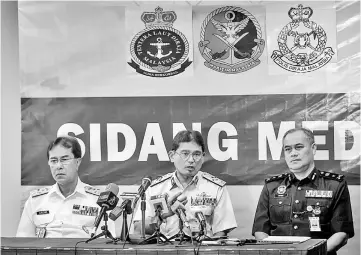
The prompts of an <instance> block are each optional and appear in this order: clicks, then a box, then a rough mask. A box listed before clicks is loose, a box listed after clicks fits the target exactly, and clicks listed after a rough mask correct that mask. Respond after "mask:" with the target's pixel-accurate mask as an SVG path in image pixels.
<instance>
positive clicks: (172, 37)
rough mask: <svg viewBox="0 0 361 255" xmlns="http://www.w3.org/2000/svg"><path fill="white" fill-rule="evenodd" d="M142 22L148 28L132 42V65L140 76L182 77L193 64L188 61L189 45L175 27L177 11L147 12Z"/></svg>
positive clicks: (160, 10) (159, 10)
mask: <svg viewBox="0 0 361 255" xmlns="http://www.w3.org/2000/svg"><path fill="white" fill-rule="evenodd" d="M141 20H142V21H143V22H144V24H145V26H146V28H145V29H144V30H142V31H140V32H139V33H138V34H136V35H135V37H134V38H133V39H132V41H131V44H130V53H131V57H132V60H131V62H130V63H129V62H128V64H129V65H130V66H131V67H133V68H134V69H135V70H136V71H137V72H138V73H140V74H143V75H146V76H150V77H159V78H161V77H169V76H173V75H177V74H180V73H182V72H184V70H185V69H186V68H187V67H188V66H189V65H190V64H191V63H192V62H191V61H189V60H188V58H187V57H188V54H189V44H188V41H187V39H186V37H185V36H184V35H183V34H182V33H181V32H180V31H178V30H177V29H175V28H173V23H174V22H175V21H176V20H177V15H176V13H175V12H174V11H163V9H162V8H161V7H157V8H156V9H155V12H143V14H142V15H141Z"/></svg>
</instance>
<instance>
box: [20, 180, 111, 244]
mask: <svg viewBox="0 0 361 255" xmlns="http://www.w3.org/2000/svg"><path fill="white" fill-rule="evenodd" d="M99 193H100V192H99V190H98V189H96V188H94V187H92V186H89V185H87V184H85V183H83V182H81V181H80V179H78V183H77V186H76V188H75V191H74V192H73V193H72V194H71V195H70V196H68V197H67V198H65V197H64V196H63V194H62V193H61V192H60V190H59V186H58V184H54V185H53V186H51V187H49V188H42V189H38V190H34V191H32V192H31V193H30V197H29V198H28V200H27V201H26V202H25V206H24V211H23V213H22V216H21V219H20V223H19V226H18V230H17V233H16V236H17V237H37V236H38V233H39V232H41V230H44V228H45V230H46V235H45V237H46V238H48V237H50V238H51V237H56V238H59V237H64V238H90V233H91V231H92V229H93V227H94V220H95V218H96V216H97V215H98V214H99V213H100V207H99V206H98V205H97V204H96V202H97V199H98V196H99ZM109 223H110V224H109ZM108 224H109V228H108V229H109V231H110V232H111V233H112V235H113V237H115V236H114V223H113V222H112V221H111V220H109V221H108ZM102 225H103V222H102V223H101V224H100V226H99V228H98V231H97V233H100V232H101V226H102ZM38 237H42V236H38Z"/></svg>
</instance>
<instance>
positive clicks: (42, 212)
mask: <svg viewBox="0 0 361 255" xmlns="http://www.w3.org/2000/svg"><path fill="white" fill-rule="evenodd" d="M43 214H49V211H38V212H36V215H43Z"/></svg>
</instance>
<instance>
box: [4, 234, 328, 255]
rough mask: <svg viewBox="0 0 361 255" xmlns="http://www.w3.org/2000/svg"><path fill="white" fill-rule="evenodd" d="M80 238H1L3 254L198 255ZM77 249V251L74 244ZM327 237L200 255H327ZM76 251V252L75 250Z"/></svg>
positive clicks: (203, 250) (205, 250) (211, 249)
mask: <svg viewBox="0 0 361 255" xmlns="http://www.w3.org/2000/svg"><path fill="white" fill-rule="evenodd" d="M80 241H85V240H84V239H77V238H45V239H38V238H15V237H13V238H10V237H2V238H1V254H3V255H30V254H36V255H50V254H52V255H53V254H56V255H67V254H72V255H73V254H77V255H85V254H94V255H97V254H102V255H103V254H104V255H166V254H167V255H168V254H169V255H186V254H189V255H195V254H196V252H197V248H198V247H197V246H195V245H192V244H191V243H187V244H185V245H180V246H179V245H177V243H178V242H175V243H174V244H173V245H171V244H168V245H156V244H147V245H136V244H129V243H126V244H125V247H124V249H122V246H123V242H119V243H118V244H107V243H106V241H108V240H107V239H97V240H94V241H92V242H90V243H84V242H81V243H79V244H77V242H80ZM76 244H77V248H76V250H75V245H76ZM326 249H327V247H326V240H324V239H310V240H307V241H305V242H303V243H298V244H247V245H243V246H201V247H200V249H199V253H198V254H206V255H211V254H216V255H226V254H233V255H276V254H277V255H324V254H326ZM75 252H76V253H75Z"/></svg>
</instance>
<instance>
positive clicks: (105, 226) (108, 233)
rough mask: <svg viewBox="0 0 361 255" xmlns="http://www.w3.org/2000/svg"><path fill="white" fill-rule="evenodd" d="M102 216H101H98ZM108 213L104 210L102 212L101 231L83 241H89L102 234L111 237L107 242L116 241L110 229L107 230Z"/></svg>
mask: <svg viewBox="0 0 361 255" xmlns="http://www.w3.org/2000/svg"><path fill="white" fill-rule="evenodd" d="M100 217H102V216H100ZM107 222H108V214H107V213H106V212H104V226H102V227H101V229H102V230H103V231H102V232H101V233H99V234H98V235H96V236H93V237H91V238H90V239H88V240H86V241H85V243H89V242H90V241H92V240H95V239H97V238H99V237H101V236H104V237H105V238H108V237H109V238H110V239H112V241H110V242H107V243H116V239H115V238H114V237H113V236H112V234H111V233H110V231H109V230H108V224H107Z"/></svg>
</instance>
